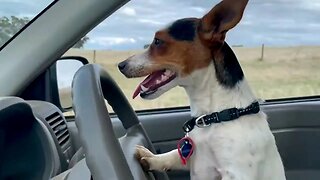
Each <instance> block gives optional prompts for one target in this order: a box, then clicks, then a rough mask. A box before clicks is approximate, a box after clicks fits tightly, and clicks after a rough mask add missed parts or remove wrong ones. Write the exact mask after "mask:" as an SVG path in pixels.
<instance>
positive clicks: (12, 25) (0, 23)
mask: <svg viewBox="0 0 320 180" xmlns="http://www.w3.org/2000/svg"><path fill="white" fill-rule="evenodd" d="M29 21H30V19H29V18H27V17H23V18H18V17H15V16H11V17H6V16H3V17H0V47H1V46H2V45H3V44H4V43H5V42H7V41H8V40H9V39H10V38H11V37H12V36H14V35H15V34H16V33H17V32H18V31H19V30H20V29H22V28H23V26H25V25H26V24H27V23H28V22H29ZM88 40H89V37H87V36H84V37H83V38H81V39H80V40H79V41H78V42H77V43H76V44H75V45H74V46H73V47H74V48H83V46H84V44H85V43H86V42H87V41H88Z"/></svg>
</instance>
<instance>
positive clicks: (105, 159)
mask: <svg viewBox="0 0 320 180" xmlns="http://www.w3.org/2000/svg"><path fill="white" fill-rule="evenodd" d="M72 97H73V108H74V111H75V119H76V125H77V127H78V131H79V136H80V140H81V143H82V145H83V148H84V153H85V156H86V163H87V166H88V168H89V170H90V172H91V176H92V177H93V179H94V180H107V179H119V180H131V179H132V180H133V179H139V180H149V179H164V180H168V176H167V174H166V173H161V172H144V171H143V168H142V167H141V166H140V164H139V162H138V160H137V159H136V158H135V156H134V154H135V147H136V145H138V144H139V145H143V146H145V147H147V148H148V149H150V150H151V151H152V152H155V150H154V147H153V145H152V143H151V141H150V139H149V137H148V136H147V134H146V132H145V130H144V128H143V126H142V124H141V123H140V121H139V120H138V118H137V116H136V114H135V112H134V110H133V109H132V107H131V106H130V104H129V103H128V101H127V99H126V98H125V96H124V95H123V93H122V92H121V90H120V89H119V87H118V85H117V84H116V83H115V82H114V81H113V79H112V78H111V76H110V75H109V74H108V73H107V72H106V71H105V70H103V68H102V67H101V66H100V65H97V64H88V65H85V66H83V67H81V68H80V69H79V70H78V72H77V73H76V74H75V76H74V80H73V85H72ZM105 98H106V100H107V101H108V104H110V105H111V107H112V108H113V110H114V112H115V113H116V114H117V115H118V117H119V119H120V120H121V122H122V125H123V127H124V128H125V129H126V135H125V136H123V137H121V138H120V139H118V138H117V137H116V135H115V133H114V130H113V127H112V122H111V119H110V116H109V113H108V110H107V107H106V105H105Z"/></svg>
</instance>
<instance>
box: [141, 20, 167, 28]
mask: <svg viewBox="0 0 320 180" xmlns="http://www.w3.org/2000/svg"><path fill="white" fill-rule="evenodd" d="M138 22H139V23H143V24H149V25H156V26H157V25H164V24H165V23H164V22H160V21H155V20H152V19H144V18H142V19H138Z"/></svg>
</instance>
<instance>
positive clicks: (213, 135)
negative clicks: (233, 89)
mask: <svg viewBox="0 0 320 180" xmlns="http://www.w3.org/2000/svg"><path fill="white" fill-rule="evenodd" d="M240 121H242V122H240ZM250 121H251V123H252V122H254V121H255V120H251V119H250V118H249V119H241V120H240V119H239V120H237V122H236V121H235V122H232V123H225V124H218V125H214V126H212V127H207V128H203V129H200V128H197V129H195V130H194V131H193V132H192V133H190V136H191V138H192V139H193V140H194V142H195V144H196V147H195V152H194V155H193V157H192V158H191V162H190V163H191V164H190V165H191V166H190V173H191V178H192V179H196V180H197V179H201V180H206V179H208V180H209V179H210V180H212V179H214V180H220V179H221V178H222V177H223V178H225V177H226V178H227V179H228V178H229V179H247V180H250V179H255V177H256V176H258V174H256V173H257V172H258V171H259V168H261V162H262V161H263V159H264V158H266V152H265V150H266V149H265V147H266V144H268V141H269V140H270V133H269V129H268V126H267V123H264V122H263V123H255V124H250ZM256 121H259V119H258V120H257V119H256ZM208 128H210V129H208ZM271 139H272V137H271ZM273 146H274V144H272V148H273ZM267 158H268V157H267ZM238 172H241V173H238ZM239 176H242V177H239ZM235 177H236V178H235Z"/></svg>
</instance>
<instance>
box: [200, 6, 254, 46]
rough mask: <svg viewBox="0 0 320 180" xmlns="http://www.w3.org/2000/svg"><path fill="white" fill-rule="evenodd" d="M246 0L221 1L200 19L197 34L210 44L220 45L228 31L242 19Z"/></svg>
mask: <svg viewBox="0 0 320 180" xmlns="http://www.w3.org/2000/svg"><path fill="white" fill-rule="evenodd" d="M247 3H248V0H223V1H221V2H220V3H219V4H217V5H216V6H215V7H214V8H212V9H211V10H210V11H209V12H208V13H207V14H206V15H204V16H203V17H202V19H201V24H200V26H199V33H200V35H201V37H202V38H204V39H205V40H209V41H211V42H212V43H214V42H216V43H222V42H223V41H224V39H225V34H226V32H227V31H228V30H230V29H231V28H233V27H234V26H236V25H237V24H238V23H239V21H240V20H241V18H242V15H243V12H244V9H245V7H246V5H247Z"/></svg>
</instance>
